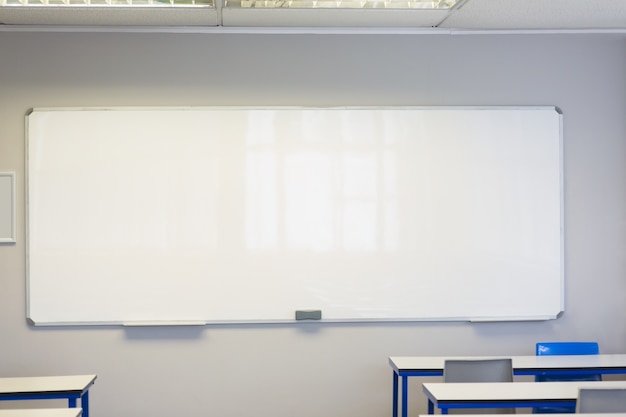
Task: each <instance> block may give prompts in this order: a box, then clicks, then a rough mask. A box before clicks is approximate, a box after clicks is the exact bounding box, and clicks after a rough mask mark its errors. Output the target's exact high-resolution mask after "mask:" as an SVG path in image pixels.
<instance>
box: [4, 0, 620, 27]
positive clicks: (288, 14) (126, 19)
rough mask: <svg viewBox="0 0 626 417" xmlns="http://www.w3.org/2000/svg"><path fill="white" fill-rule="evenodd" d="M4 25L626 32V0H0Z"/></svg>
mask: <svg viewBox="0 0 626 417" xmlns="http://www.w3.org/2000/svg"><path fill="white" fill-rule="evenodd" d="M5 1H6V0H5ZM221 3H222V2H221V1H218V2H217V4H218V5H219V4H221ZM1 4H2V3H0V5H1ZM0 25H1V27H3V28H5V29H6V28H8V27H9V26H12V25H19V26H23V25H70V26H71V25H79V26H80V25H82V26H85V25H90V26H178V27H180V26H182V27H207V28H239V29H242V28H244V29H245V28H366V29H372V28H400V29H403V30H406V29H409V30H411V29H412V30H416V29H417V30H419V29H423V30H426V31H434V32H437V31H439V32H446V31H472V32H475V31H483V30H485V31H494V30H496V31H501V30H504V31H519V30H549V31H553V30H557V31H559V30H564V31H617V32H620V33H621V32H622V31H623V32H625V33H626V0H460V1H459V2H458V3H457V6H455V7H454V8H452V9H451V10H442V9H372V8H370V9H340V8H338V9H284V8H283V9H279V8H275V9H272V8H248V9H244V8H234V7H219V6H218V7H196V8H190V7H135V6H134V7H72V6H62V7H46V6H32V7H27V6H7V5H1V6H0Z"/></svg>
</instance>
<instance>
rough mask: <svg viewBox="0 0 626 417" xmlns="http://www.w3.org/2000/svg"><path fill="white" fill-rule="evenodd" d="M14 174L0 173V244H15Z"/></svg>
mask: <svg viewBox="0 0 626 417" xmlns="http://www.w3.org/2000/svg"><path fill="white" fill-rule="evenodd" d="M15 216H16V207H15V172H0V243H15V242H16V238H15V235H16V227H15V224H16V221H15Z"/></svg>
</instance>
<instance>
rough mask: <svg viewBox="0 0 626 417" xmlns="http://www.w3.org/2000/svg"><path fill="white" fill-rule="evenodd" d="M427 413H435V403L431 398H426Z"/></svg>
mask: <svg viewBox="0 0 626 417" xmlns="http://www.w3.org/2000/svg"><path fill="white" fill-rule="evenodd" d="M428 414H435V404H433V402H432V401H431V400H428Z"/></svg>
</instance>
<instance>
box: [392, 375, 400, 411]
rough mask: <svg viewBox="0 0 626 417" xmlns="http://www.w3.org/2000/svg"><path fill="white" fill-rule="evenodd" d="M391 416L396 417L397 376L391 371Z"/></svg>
mask: <svg viewBox="0 0 626 417" xmlns="http://www.w3.org/2000/svg"><path fill="white" fill-rule="evenodd" d="M391 416H392V417H398V374H397V373H396V371H393V400H392V408H391Z"/></svg>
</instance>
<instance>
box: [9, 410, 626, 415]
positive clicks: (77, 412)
mask: <svg viewBox="0 0 626 417" xmlns="http://www.w3.org/2000/svg"><path fill="white" fill-rule="evenodd" d="M82 412H83V410H82V409H81V408H35V409H24V410H0V417H80V415H81V414H82ZM570 417H571V416H570ZM601 417H602V416H601ZM608 417H611V416H608ZM614 417H619V416H614Z"/></svg>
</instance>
